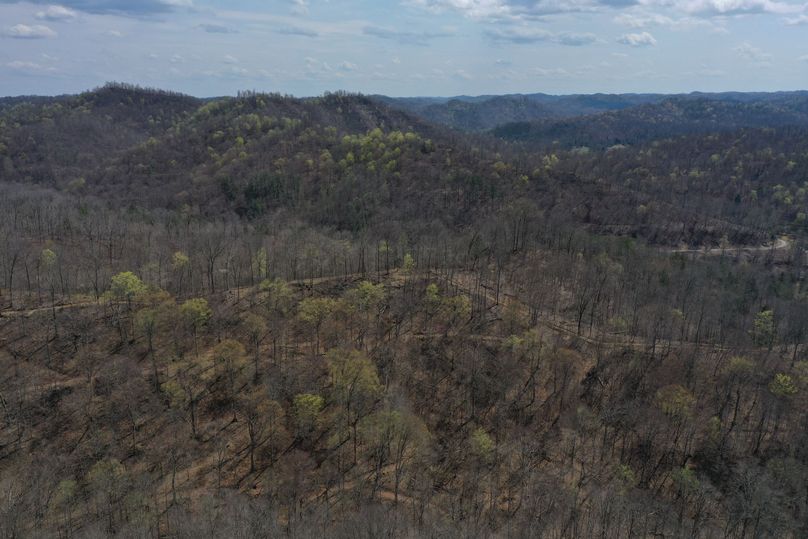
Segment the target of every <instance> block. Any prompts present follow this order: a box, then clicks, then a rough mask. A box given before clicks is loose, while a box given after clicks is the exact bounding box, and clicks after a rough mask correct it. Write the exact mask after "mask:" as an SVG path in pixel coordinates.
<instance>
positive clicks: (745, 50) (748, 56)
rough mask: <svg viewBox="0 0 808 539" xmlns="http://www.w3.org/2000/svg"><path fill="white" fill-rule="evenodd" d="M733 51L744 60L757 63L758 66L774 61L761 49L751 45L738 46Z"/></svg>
mask: <svg viewBox="0 0 808 539" xmlns="http://www.w3.org/2000/svg"><path fill="white" fill-rule="evenodd" d="M733 50H734V51H735V53H736V54H737V55H738V56H740V57H741V58H743V59H744V60H748V61H750V62H755V63H757V64H767V63H768V62H769V61H770V60H771V59H772V55H771V54H768V53H765V52H763V51H762V50H761V49H759V48H757V47H754V46H752V45H750V44H749V43H743V44H741V45H738V46H737V47H735V49H733Z"/></svg>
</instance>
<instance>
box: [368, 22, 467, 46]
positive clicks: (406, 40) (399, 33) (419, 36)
mask: <svg viewBox="0 0 808 539" xmlns="http://www.w3.org/2000/svg"><path fill="white" fill-rule="evenodd" d="M362 33H363V34H365V35H366V36H373V37H378V38H379V39H389V40H393V41H398V42H399V43H402V44H404V45H427V44H428V43H429V41H431V40H433V39H436V38H441V37H449V36H451V35H452V34H451V33H449V32H413V31H407V30H395V29H392V28H386V27H383V26H365V27H364V28H363V29H362Z"/></svg>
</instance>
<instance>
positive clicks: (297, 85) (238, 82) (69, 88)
mask: <svg viewBox="0 0 808 539" xmlns="http://www.w3.org/2000/svg"><path fill="white" fill-rule="evenodd" d="M806 1H808V0H806ZM111 80H115V81H124V82H132V83H138V84H142V85H148V86H156V87H160V88H167V89H172V90H178V91H182V92H187V93H190V94H193V95H198V96H213V95H224V94H234V93H235V92H236V91H238V90H241V89H255V90H262V91H278V92H282V93H291V94H295V95H316V94H320V93H322V92H324V91H330V90H338V89H342V90H349V91H361V92H363V93H383V94H387V95H394V96H412V95H458V94H502V93H516V92H522V93H526V92H547V93H593V92H683V91H693V90H702V91H722V90H742V91H750V90H761V91H769V90H793V89H805V88H808V3H802V2H799V1H794V0H538V1H537V0H377V1H368V0H345V1H338V0H247V1H241V2H239V1H224V0H141V1H127V0H70V1H68V0H65V1H63V2H61V3H58V4H54V3H50V2H38V1H35V2H17V1H13V0H0V95H18V94H56V93H66V92H77V91H81V90H85V89H88V88H92V87H94V86H97V85H100V84H103V83H104V82H105V81H111Z"/></svg>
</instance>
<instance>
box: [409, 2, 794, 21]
mask: <svg viewBox="0 0 808 539" xmlns="http://www.w3.org/2000/svg"><path fill="white" fill-rule="evenodd" d="M405 2H406V3H408V4H410V5H415V6H418V7H421V8H423V9H427V10H429V11H433V12H443V11H455V12H458V13H460V14H461V15H463V16H465V17H468V18H471V19H476V20H484V21H488V22H496V21H512V22H513V21H522V22H524V21H528V20H540V19H542V18H543V17H545V16H547V15H556V14H562V13H582V12H601V11H603V10H606V9H626V8H630V7H635V6H645V7H659V8H665V9H670V10H673V11H677V12H680V13H687V14H689V15H695V16H704V17H724V16H733V15H749V14H762V13H773V14H780V15H787V14H792V15H793V14H798V13H804V12H805V6H804V5H799V4H795V3H790V2H788V1H784V0H405ZM631 17H634V18H635V19H634V20H635V24H640V23H642V24H643V25H645V24H646V23H656V24H660V23H662V22H663V19H668V21H665V22H666V23H668V24H670V23H673V24H677V23H678V24H688V22H687V21H677V19H669V18H666V17H664V16H659V15H633V14H632V15H628V16H627V18H631ZM655 19H656V21H655ZM635 27H641V26H635Z"/></svg>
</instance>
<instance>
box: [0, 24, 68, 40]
mask: <svg viewBox="0 0 808 539" xmlns="http://www.w3.org/2000/svg"><path fill="white" fill-rule="evenodd" d="M3 35H5V36H6V37H12V38H15V39H45V38H49V37H56V35H57V34H56V32H54V31H53V30H51V29H50V28H48V27H47V26H43V25H41V24H34V25H32V26H29V25H27V24H16V25H14V26H12V27H10V28H8V29H6V31H5V32H3Z"/></svg>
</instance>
